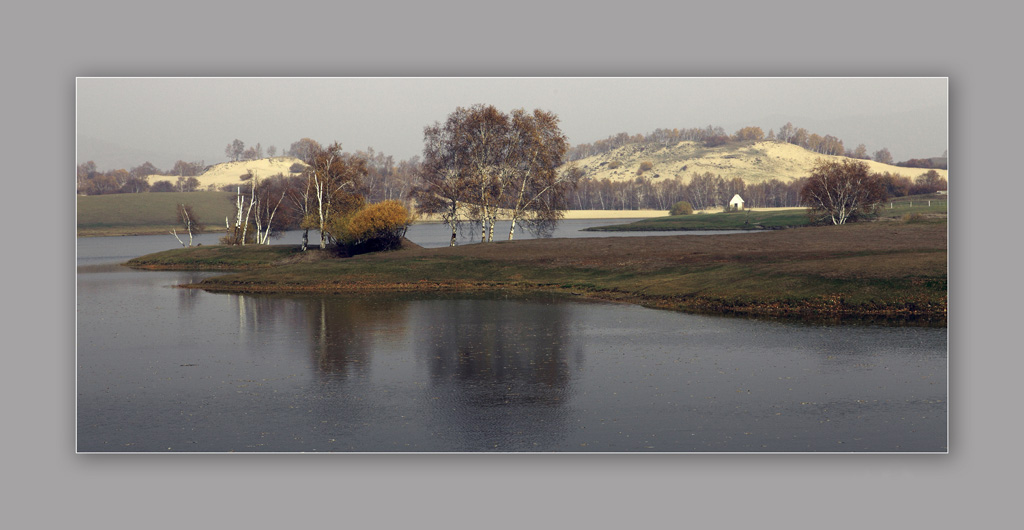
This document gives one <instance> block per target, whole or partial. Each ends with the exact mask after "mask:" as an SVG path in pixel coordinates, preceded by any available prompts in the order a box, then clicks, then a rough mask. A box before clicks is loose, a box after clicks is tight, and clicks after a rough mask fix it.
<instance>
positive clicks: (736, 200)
mask: <svg viewBox="0 0 1024 530" xmlns="http://www.w3.org/2000/svg"><path fill="white" fill-rule="evenodd" d="M729 209H730V210H742V209H743V197H740V194H739V193H737V194H736V195H733V196H732V200H731V201H729Z"/></svg>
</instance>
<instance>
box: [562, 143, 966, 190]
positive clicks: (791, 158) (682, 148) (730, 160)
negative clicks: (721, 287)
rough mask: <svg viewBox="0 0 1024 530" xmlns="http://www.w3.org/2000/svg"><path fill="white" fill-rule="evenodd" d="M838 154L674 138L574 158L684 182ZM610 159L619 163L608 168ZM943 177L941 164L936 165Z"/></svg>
mask: <svg viewBox="0 0 1024 530" xmlns="http://www.w3.org/2000/svg"><path fill="white" fill-rule="evenodd" d="M821 158H824V159H833V160H834V159H842V158H845V157H840V156H830V155H822V154H819V153H815V152H812V151H808V150H806V149H804V148H802V147H799V146H796V145H793V144H787V143H780V142H748V143H742V144H727V145H723V146H720V147H705V146H704V145H703V144H701V143H699V142H679V143H678V144H676V145H674V146H669V147H664V146H657V145H639V144H631V145H625V146H622V147H620V148H618V149H615V150H612V151H609V152H607V153H602V154H599V155H595V156H591V157H587V158H583V159H581V160H578V161H576V165H577V167H579V168H580V169H582V170H583V171H584V173H585V174H586V175H587V176H588V177H592V178H596V179H598V180H600V179H606V178H607V179H611V180H615V181H617V180H626V179H631V178H636V176H637V175H636V172H637V169H638V168H639V167H640V164H641V163H642V162H644V161H649V162H651V163H652V164H653V165H654V167H653V169H651V170H650V171H647V172H645V173H644V175H646V176H649V177H654V176H655V175H658V177H659V178H664V177H668V178H671V177H675V176H677V175H678V176H681V177H682V178H683V180H684V182H685V181H689V180H690V178H691V177H692V176H693V175H697V174H702V173H705V172H711V173H713V174H716V175H721V176H722V178H724V179H726V180H728V179H732V178H733V177H740V178H742V179H743V180H744V181H745V182H747V183H748V184H752V183H757V182H761V181H765V180H770V179H773V178H775V179H779V180H781V181H791V180H793V179H797V178H801V177H806V176H808V175H809V174H810V172H811V168H812V167H813V166H814V163H815V161H817V160H818V159H821ZM612 162H619V163H620V164H621V166H619V167H618V168H616V169H609V167H608V166H609V165H612ZM864 162H867V164H868V166H870V168H871V171H873V172H876V173H884V172H886V171H888V172H889V173H893V174H900V175H904V176H907V177H910V178H911V179H913V178H915V177H917V176H918V175H921V174H924V173H926V172H928V170H927V169H918V168H905V167H898V166H891V165H888V164H880V163H878V162H875V161H872V160H865V161H864ZM935 171H936V172H938V173H939V175H941V176H942V177H943V178H947V179H948V176H947V171H946V170H944V169H937V170H935Z"/></svg>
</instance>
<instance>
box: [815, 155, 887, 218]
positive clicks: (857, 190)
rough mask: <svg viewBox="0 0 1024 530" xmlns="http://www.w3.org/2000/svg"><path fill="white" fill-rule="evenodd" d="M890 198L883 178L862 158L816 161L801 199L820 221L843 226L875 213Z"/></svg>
mask: <svg viewBox="0 0 1024 530" xmlns="http://www.w3.org/2000/svg"><path fill="white" fill-rule="evenodd" d="M886 198H887V195H886V192H885V188H884V186H883V185H882V183H881V181H880V179H879V178H878V177H877V176H875V175H872V174H871V173H869V172H868V165H867V164H866V163H864V162H861V161H859V160H849V159H846V160H842V161H827V160H822V161H819V162H818V163H817V164H815V166H814V169H813V170H812V171H811V176H810V178H809V179H808V180H807V183H806V184H805V185H804V187H803V189H801V190H800V202H801V203H802V204H804V205H805V206H808V207H810V208H811V212H812V215H814V216H815V217H816V218H817V220H818V221H819V222H825V223H828V222H831V223H832V224H836V225H841V224H845V223H847V222H852V221H857V220H859V219H862V218H864V217H868V216H871V215H873V214H875V213H876V212H877V209H878V207H879V205H880V204H881V203H882V202H883V201H884V200H885V199H886Z"/></svg>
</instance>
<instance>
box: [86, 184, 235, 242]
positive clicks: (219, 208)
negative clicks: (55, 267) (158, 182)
mask: <svg viewBox="0 0 1024 530" xmlns="http://www.w3.org/2000/svg"><path fill="white" fill-rule="evenodd" d="M233 199H234V194H233V193H230V192H224V191H199V192H192V193H179V192H166V193H122V194H116V195H95V196H79V197H77V206H78V208H77V221H78V230H77V232H78V235H79V236H90V235H123V234H154V233H165V232H167V231H168V230H170V229H171V228H174V227H176V226H177V217H176V216H177V205H178V204H181V203H184V204H191V205H192V208H193V210H194V211H195V213H196V215H197V216H198V217H199V219H200V220H201V221H202V222H203V223H204V224H206V226H207V230H211V231H212V230H218V231H219V230H223V229H224V218H225V217H230V216H232V215H234V209H235V207H234V204H233V203H232V200H233Z"/></svg>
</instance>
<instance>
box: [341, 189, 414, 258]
mask: <svg viewBox="0 0 1024 530" xmlns="http://www.w3.org/2000/svg"><path fill="white" fill-rule="evenodd" d="M411 223H412V216H411V215H410V214H409V210H406V209H405V207H404V206H402V203H400V202H398V201H384V202H379V203H376V204H370V205H367V206H364V207H363V208H360V209H359V210H358V211H357V212H355V213H354V214H353V215H352V216H351V217H350V218H349V220H348V223H347V226H346V227H345V230H344V234H343V236H342V237H341V239H340V240H339V241H338V246H339V247H343V248H344V250H346V251H347V253H349V254H361V253H364V252H375V251H378V250H391V249H396V248H399V247H401V246H402V238H403V237H405V231H406V229H408V228H409V225H410V224H411Z"/></svg>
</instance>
